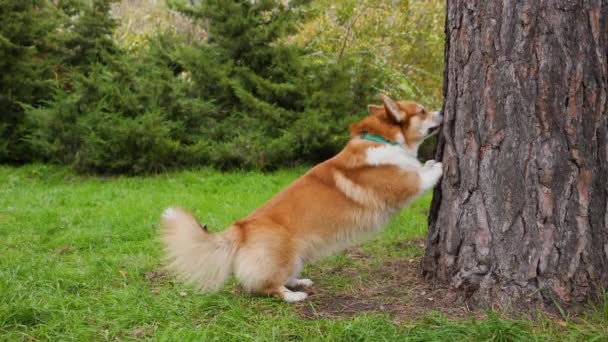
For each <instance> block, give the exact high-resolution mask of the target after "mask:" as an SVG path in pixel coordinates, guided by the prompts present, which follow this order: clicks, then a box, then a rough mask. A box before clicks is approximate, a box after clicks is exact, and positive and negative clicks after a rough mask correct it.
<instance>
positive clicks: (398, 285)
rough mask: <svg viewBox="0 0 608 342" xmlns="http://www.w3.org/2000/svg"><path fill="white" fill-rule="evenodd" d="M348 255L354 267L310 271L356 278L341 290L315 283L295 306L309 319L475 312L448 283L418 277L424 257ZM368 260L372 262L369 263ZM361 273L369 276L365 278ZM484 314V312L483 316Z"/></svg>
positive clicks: (419, 241) (402, 318)
mask: <svg viewBox="0 0 608 342" xmlns="http://www.w3.org/2000/svg"><path fill="white" fill-rule="evenodd" d="M400 243H401V244H416V245H420V244H423V241H422V239H415V240H408V241H402V242H400ZM346 255H347V257H348V258H349V259H355V260H357V261H358V262H357V264H356V265H354V266H353V267H345V266H344V265H339V266H335V267H331V268H329V269H326V270H322V274H315V272H314V270H313V271H312V272H311V278H313V281H314V280H315V278H317V280H319V279H318V278H322V277H323V276H324V274H331V275H332V276H333V277H341V278H344V279H352V286H348V288H347V289H346V290H341V291H339V292H336V291H334V289H333V288H332V286H331V285H319V283H321V284H322V282H317V283H316V284H315V285H314V286H313V287H312V289H310V290H308V291H307V292H308V293H309V294H310V297H309V298H308V299H307V300H306V301H304V302H303V303H301V304H297V305H298V308H299V310H300V313H301V315H302V317H304V318H308V319H317V318H338V317H348V316H352V315H355V314H360V313H387V314H389V315H391V316H392V317H393V321H394V322H395V323H400V322H405V321H413V320H417V319H421V318H423V317H424V316H426V315H428V314H429V313H431V312H437V311H439V312H443V313H445V314H447V315H449V316H450V317H451V318H458V317H464V316H468V317H470V315H471V314H472V313H473V312H472V311H471V310H470V309H469V308H468V307H467V306H466V304H465V303H464V302H463V301H462V300H461V299H460V297H459V296H457V295H455V294H452V293H450V292H449V291H448V289H447V288H446V287H444V286H441V285H438V284H429V283H427V282H426V281H425V280H424V279H422V278H421V277H420V268H419V266H420V258H418V257H414V258H395V259H390V260H387V261H385V262H384V263H382V264H381V265H380V266H378V265H376V264H375V263H373V262H371V261H372V259H373V257H372V256H370V255H367V254H365V253H364V252H363V251H362V250H361V249H360V248H357V247H355V248H352V249H350V250H348V251H347V252H346ZM368 261H370V262H368ZM359 274H365V275H366V276H365V277H364V278H362V277H359V276H358V275H359ZM480 315H482V314H480Z"/></svg>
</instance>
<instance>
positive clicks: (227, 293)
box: [0, 165, 608, 341]
mask: <svg viewBox="0 0 608 342" xmlns="http://www.w3.org/2000/svg"><path fill="white" fill-rule="evenodd" d="M304 172H305V169H304V168H300V169H291V170H282V171H278V172H274V173H269V174H264V173H260V172H219V171H214V170H209V169H202V170H195V171H184V172H177V173H167V174H162V175H158V176H147V177H117V178H113V177H94V176H79V175H76V174H74V173H72V172H71V171H69V170H68V169H65V168H59V167H51V166H43V165H34V166H27V167H21V168H11V167H0V232H1V233H2V242H0V340H2V341H19V340H27V341H29V340H52V341H59V340H95V341H100V340H134V339H152V340H167V341H188V340H205V341H207V340H217V341H230V340H234V341H248V340H256V341H273V340H276V341H292V340H297V341H299V340H304V341H310V340H321V339H323V340H329V341H381V340H400V341H405V340H412V341H445V340H484V341H485V340H491V341H511V340H538V341H546V340H564V339H565V340H572V341H579V340H595V341H608V327H607V326H608V325H607V322H608V305H606V304H603V305H600V306H597V307H594V308H589V310H588V312H587V313H586V314H583V315H580V316H577V317H569V316H567V315H565V314H564V315H562V316H560V317H555V316H549V315H545V314H540V313H539V314H538V315H536V316H535V318H534V319H532V320H524V319H506V318H503V317H502V315H501V314H499V313H494V312H490V311H481V312H480V311H477V312H468V311H465V310H464V308H463V307H454V308H450V307H446V306H445V305H443V304H444V302H443V301H442V299H443V298H442V297H441V296H442V295H444V294H445V292H442V291H444V290H443V289H441V288H434V287H432V286H431V285H424V283H423V282H421V281H420V280H419V279H418V278H417V276H416V265H417V263H418V258H419V257H420V255H421V254H422V251H423V249H422V247H423V241H424V240H423V237H424V234H425V230H426V208H427V207H428V202H429V200H430V196H428V195H427V196H425V197H423V198H422V199H421V200H419V201H418V202H416V203H414V204H413V205H412V206H411V207H410V208H408V209H406V210H404V211H403V212H402V213H401V215H400V216H398V217H396V218H395V219H394V220H393V221H392V222H391V223H390V225H389V226H388V227H387V228H386V230H385V231H384V232H383V233H382V234H380V235H379V236H378V237H376V238H375V239H374V240H372V241H369V242H367V243H365V244H363V245H362V246H359V247H354V248H351V249H349V250H347V251H344V252H342V253H339V254H337V255H335V256H332V257H330V258H327V259H325V260H323V261H321V262H319V263H317V264H314V265H309V266H307V267H306V269H305V271H304V275H305V276H306V277H310V278H311V279H312V280H313V281H315V285H314V286H313V288H312V289H311V296H310V298H309V300H307V301H305V302H304V303H299V304H287V303H283V302H279V301H277V300H276V299H274V298H269V297H263V296H252V295H249V294H246V293H243V291H242V290H241V289H240V287H239V286H238V285H237V284H235V283H234V282H233V281H231V282H230V283H229V284H228V285H227V286H226V287H225V289H224V290H222V291H221V292H219V293H216V294H205V295H201V294H197V293H195V292H193V291H192V290H191V289H190V288H189V287H188V286H185V285H183V284H180V283H177V282H174V281H173V279H172V278H171V277H170V276H169V275H166V274H165V273H164V272H163V271H162V267H161V266H162V255H161V246H160V242H159V239H158V220H159V215H160V213H161V211H162V209H163V208H165V207H167V206H169V205H178V206H181V207H184V208H188V209H190V210H192V211H193V212H194V213H195V214H196V216H197V217H198V218H199V219H200V220H201V222H203V223H206V224H208V226H209V228H210V229H211V230H214V231H217V230H221V229H222V227H225V226H227V225H228V224H229V223H230V222H232V221H233V220H235V219H238V218H240V217H243V216H245V215H246V214H247V213H249V212H250V211H251V210H252V209H254V208H255V207H257V206H259V205H260V204H262V203H263V202H264V201H265V200H266V199H268V198H270V197H271V196H272V194H274V193H276V192H277V191H279V190H280V189H281V188H282V187H284V186H285V185H286V184H288V183H289V182H291V181H292V180H293V179H295V178H297V177H298V176H299V175H301V174H302V173H304Z"/></svg>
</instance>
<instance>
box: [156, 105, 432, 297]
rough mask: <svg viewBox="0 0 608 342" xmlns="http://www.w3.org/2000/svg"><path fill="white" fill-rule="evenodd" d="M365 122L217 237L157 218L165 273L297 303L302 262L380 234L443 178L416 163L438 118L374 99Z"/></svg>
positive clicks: (178, 219)
mask: <svg viewBox="0 0 608 342" xmlns="http://www.w3.org/2000/svg"><path fill="white" fill-rule="evenodd" d="M381 99H382V103H383V104H382V105H381V106H376V105H369V106H368V111H369V115H368V116H367V117H366V118H364V119H363V120H362V121H360V122H358V123H354V124H352V125H351V126H350V133H351V139H350V141H349V142H348V144H347V145H346V147H344V149H343V150H342V151H341V152H340V153H338V154H337V155H336V156H334V157H333V158H331V159H329V160H326V161H324V162H322V163H320V164H318V165H316V166H315V167H313V168H312V169H311V170H310V171H308V172H307V173H306V174H305V175H303V176H302V177H300V178H299V179H297V180H296V181H294V182H293V183H292V184H291V185H289V186H287V187H286V188H285V189H284V190H283V191H281V192H279V193H278V194H276V195H275V196H274V197H272V198H271V199H270V200H269V201H268V202H266V203H265V204H264V205H262V206H261V207H259V208H258V209H256V210H254V211H253V212H252V213H251V214H250V215H249V216H247V217H245V218H243V219H241V220H238V221H236V222H234V223H232V224H231V225H230V226H228V228H227V229H226V230H224V231H223V232H221V233H211V232H209V231H207V228H206V226H205V227H203V226H201V225H200V224H199V223H198V221H197V220H196V219H195V218H194V216H192V215H191V214H189V213H188V212H186V211H184V210H181V209H178V208H168V209H166V210H165V211H164V212H163V214H162V217H161V227H162V228H161V229H162V234H161V235H162V241H163V243H164V247H165V251H166V255H167V257H168V261H169V263H168V265H167V267H168V268H169V270H171V271H172V272H173V273H175V274H176V275H177V276H178V277H180V278H181V279H182V280H184V281H186V282H188V283H191V284H193V285H194V286H195V287H196V288H197V289H198V290H200V291H203V292H208V291H216V290H219V289H220V288H221V287H222V286H223V284H224V283H225V282H226V280H227V278H228V277H229V276H230V275H231V274H234V275H235V276H236V279H237V280H238V282H239V283H240V284H242V286H243V287H244V288H245V289H247V290H248V291H251V292H256V293H262V294H267V295H273V296H276V297H278V298H280V299H282V300H284V301H286V302H299V301H302V300H304V299H306V297H307V296H308V295H307V293H305V292H302V291H297V290H296V289H302V288H304V287H309V286H312V285H313V282H312V281H311V280H310V279H300V278H299V277H298V276H299V273H300V271H301V270H302V267H303V266H304V264H306V263H310V262H312V261H314V260H316V259H318V258H320V257H322V256H326V255H328V254H331V253H333V252H336V251H338V250H341V249H344V248H346V247H348V246H351V245H353V244H355V243H357V242H360V241H361V240H362V239H363V238H365V237H366V236H370V235H371V234H373V233H375V232H377V231H379V230H380V229H381V228H382V227H383V226H384V225H385V224H386V223H387V222H388V221H389V220H390V218H391V217H393V216H394V215H395V214H397V213H398V212H399V211H400V210H401V209H403V208H404V207H405V206H406V205H407V204H408V203H410V202H411V201H413V200H414V199H416V198H417V197H419V196H420V195H421V194H423V193H424V192H425V191H427V190H430V189H432V188H433V187H434V186H435V185H436V184H437V182H438V181H439V178H440V177H441V175H442V165H441V163H440V162H435V161H434V160H430V161H427V162H426V163H425V164H424V165H422V164H421V163H420V162H419V161H418V159H417V151H418V147H419V146H420V144H421V143H422V141H423V140H424V139H426V138H427V137H429V136H431V135H433V134H435V133H437V132H438V131H439V126H440V124H441V122H442V120H443V116H442V113H441V112H429V111H427V110H426V109H424V107H422V106H421V105H419V104H417V103H415V102H411V101H393V100H392V99H390V98H389V97H388V96H385V95H381Z"/></svg>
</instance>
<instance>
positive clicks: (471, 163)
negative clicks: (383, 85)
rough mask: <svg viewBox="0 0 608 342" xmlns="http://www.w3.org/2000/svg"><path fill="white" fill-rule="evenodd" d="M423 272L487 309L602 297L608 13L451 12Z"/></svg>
mask: <svg viewBox="0 0 608 342" xmlns="http://www.w3.org/2000/svg"><path fill="white" fill-rule="evenodd" d="M445 30H446V54H445V61H446V67H445V79H444V100H445V101H444V113H445V114H444V115H445V121H444V126H443V130H442V134H441V136H440V139H439V146H438V151H437V159H438V160H442V161H443V163H444V177H443V180H442V182H441V185H440V187H438V188H437V189H436V190H435V196H434V198H433V202H432V204H431V210H430V216H429V232H428V237H427V246H426V251H425V256H424V258H423V261H422V273H423V275H424V276H425V277H426V278H427V279H430V280H435V281H440V282H444V283H448V284H450V287H451V288H452V289H454V290H460V291H462V293H464V294H465V295H466V296H467V298H469V299H471V300H474V301H475V302H477V303H484V304H496V303H498V304H502V305H508V304H513V303H514V302H515V301H522V300H523V303H526V302H529V301H535V302H538V301H540V303H551V302H554V301H557V302H560V303H576V302H585V301H588V300H592V299H594V298H596V296H598V295H599V294H600V291H601V290H602V288H608V227H607V226H608V200H607V199H608V162H607V160H608V146H607V141H608V123H607V116H608V101H607V97H608V90H607V85H608V3H607V1H606V0H581V1H567V0H521V1H509V0H503V1H456V0H453V1H448V2H447V16H446V29H445Z"/></svg>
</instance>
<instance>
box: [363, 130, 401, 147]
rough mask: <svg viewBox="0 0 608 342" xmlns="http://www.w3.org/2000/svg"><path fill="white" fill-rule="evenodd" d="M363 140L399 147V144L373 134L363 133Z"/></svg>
mask: <svg viewBox="0 0 608 342" xmlns="http://www.w3.org/2000/svg"><path fill="white" fill-rule="evenodd" d="M361 139H365V140H371V141H375V142H379V143H384V144H389V145H399V143H398V142H394V141H390V140H388V139H385V138H384V137H381V136H379V135H376V134H371V133H367V132H365V133H363V135H362V136H361Z"/></svg>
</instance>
